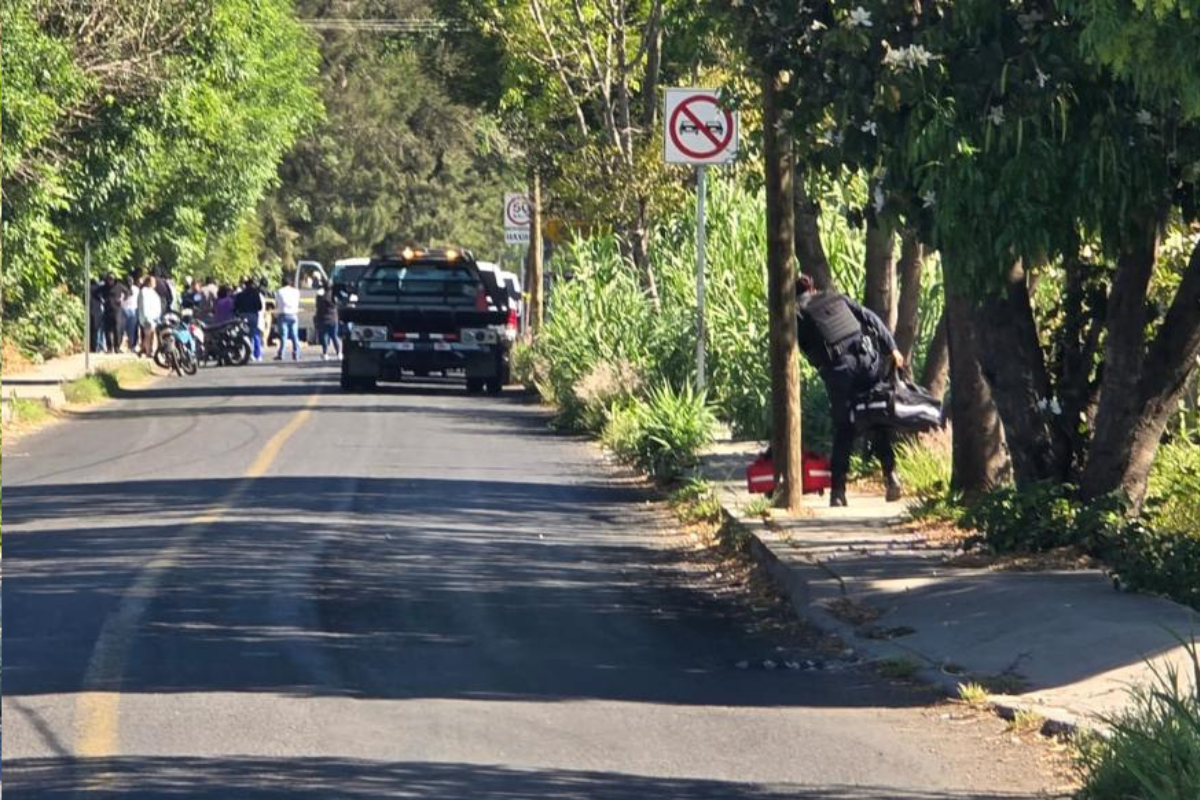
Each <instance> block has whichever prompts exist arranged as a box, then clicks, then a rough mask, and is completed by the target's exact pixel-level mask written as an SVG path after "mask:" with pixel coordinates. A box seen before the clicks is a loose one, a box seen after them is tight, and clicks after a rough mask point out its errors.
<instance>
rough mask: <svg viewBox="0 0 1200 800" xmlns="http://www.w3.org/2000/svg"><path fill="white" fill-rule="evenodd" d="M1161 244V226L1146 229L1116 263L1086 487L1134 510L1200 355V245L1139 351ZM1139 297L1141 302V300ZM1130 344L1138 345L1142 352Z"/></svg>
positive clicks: (1085, 490)
mask: <svg viewBox="0 0 1200 800" xmlns="http://www.w3.org/2000/svg"><path fill="white" fill-rule="evenodd" d="M1156 245H1157V227H1156V226H1155V228H1154V229H1153V232H1151V231H1149V230H1148V231H1146V233H1145V237H1144V239H1143V241H1142V242H1141V246H1140V247H1138V248H1136V249H1133V250H1131V252H1130V253H1129V254H1128V256H1127V257H1123V258H1122V259H1121V260H1120V262H1118V265H1117V274H1116V276H1115V278H1114V280H1113V288H1112V292H1111V295H1110V298H1109V307H1108V311H1109V313H1108V338H1107V344H1106V347H1105V367H1104V378H1103V382H1102V385H1101V390H1100V391H1101V394H1100V408H1099V410H1098V411H1097V414H1096V426H1095V435H1094V437H1093V439H1092V447H1091V451H1090V452H1089V454H1088V461H1087V465H1086V467H1085V468H1084V473H1083V480H1082V482H1081V488H1082V490H1083V494H1084V496H1085V497H1100V496H1102V495H1105V494H1108V493H1109V492H1113V491H1118V490H1120V491H1123V492H1124V493H1125V495H1126V496H1127V497H1128V498H1129V499H1130V500H1131V501H1132V503H1133V504H1134V506H1135V507H1140V505H1141V502H1142V500H1143V499H1144V498H1145V494H1146V480H1147V478H1148V477H1149V474H1150V467H1151V465H1152V463H1153V461H1154V454H1155V452H1157V449H1158V444H1159V441H1160V439H1161V437H1162V434H1163V432H1164V431H1165V430H1166V426H1167V423H1168V421H1169V420H1170V418H1171V414H1173V413H1174V412H1175V410H1176V408H1177V407H1178V404H1179V400H1180V398H1182V397H1183V395H1184V392H1185V391H1187V388H1188V386H1189V382H1190V381H1191V380H1192V379H1193V376H1194V375H1195V374H1196V371H1197V365H1196V360H1197V358H1198V357H1200V246H1197V247H1196V248H1195V249H1194V250H1193V251H1192V255H1191V259H1190V260H1189V262H1188V266H1187V270H1186V271H1185V272H1184V275H1183V280H1182V282H1181V283H1180V284H1179V288H1178V289H1177V290H1176V292H1175V299H1174V300H1173V301H1172V303H1171V308H1170V309H1169V310H1168V311H1167V316H1166V318H1165V319H1164V320H1163V324H1162V326H1161V327H1160V328H1159V330H1158V334H1157V336H1156V337H1155V339H1154V341H1153V342H1152V343H1151V345H1150V348H1149V350H1148V351H1146V350H1144V349H1143V348H1142V346H1141V341H1142V340H1143V338H1144V331H1145V298H1146V290H1147V288H1148V286H1149V274H1148V271H1149V270H1152V269H1153V263H1154V253H1155V249H1156ZM1138 298H1140V300H1141V302H1140V303H1138V302H1135V301H1136V300H1137V299H1138ZM1122 337H1125V338H1122ZM1129 338H1133V339H1135V340H1136V343H1137V352H1134V350H1133V347H1134V344H1133V343H1131V342H1130V341H1129ZM1128 372H1134V373H1135V374H1136V375H1137V378H1136V383H1134V384H1133V385H1131V384H1130V379H1129V375H1128V374H1122V373H1128ZM1130 394H1132V400H1131V398H1130Z"/></svg>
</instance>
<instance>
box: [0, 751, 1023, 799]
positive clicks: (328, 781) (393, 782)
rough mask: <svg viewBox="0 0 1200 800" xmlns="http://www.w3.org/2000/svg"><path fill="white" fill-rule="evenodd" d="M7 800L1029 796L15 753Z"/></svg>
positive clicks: (431, 767)
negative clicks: (86, 799) (90, 783)
mask: <svg viewBox="0 0 1200 800" xmlns="http://www.w3.org/2000/svg"><path fill="white" fill-rule="evenodd" d="M6 771H7V773H8V775H7V778H8V780H7V781H6V783H7V785H6V786H5V790H6V791H7V792H8V795H9V798H10V800H15V799H20V800H24V799H25V798H30V800H32V798H37V799H38V800H67V798H75V797H77V796H80V792H79V789H80V786H81V784H84V783H85V782H86V781H87V776H91V777H92V778H93V779H94V778H95V776H97V775H104V776H106V779H104V780H102V781H94V786H95V788H93V789H92V790H88V789H84V791H83V792H82V795H83V796H93V795H94V796H97V797H101V796H103V797H121V798H125V799H126V800H143V799H145V798H172V797H187V798H191V800H230V798H237V800H265V798H277V797H278V798H285V797H286V798H288V800H318V799H319V800H328V799H329V798H344V799H345V800H367V798H379V800H387V799H388V798H395V800H402V799H403V798H411V799H412V800H421V799H422V798H429V800H435V799H436V800H460V799H461V800H647V799H648V798H688V800H782V798H785V797H786V798H790V799H791V800H1029V798H1030V795H1028V794H1012V793H1004V792H997V793H991V792H987V793H979V792H953V793H949V792H929V791H906V790H903V789H896V788H890V787H882V786H861V785H856V786H845V785H832V786H831V785H823V786H804V785H795V784H791V785H781V786H755V785H752V784H746V783H734V782H730V781H719V780H704V779H692V778H656V777H643V776H640V775H628V774H623V773H616V772H599V771H588V772H584V771H575V770H561V769H509V768H504V767H495V766H484V765H478V764H460V763H438V764H434V763H423V762H399V763H386V762H382V763H381V762H372V761H360V760H354V759H332V758H304V759H267V758H159V757H130V758H111V759H99V758H97V759H88V760H86V761H84V760H74V759H19V760H16V761H12V762H8V765H7V770H6Z"/></svg>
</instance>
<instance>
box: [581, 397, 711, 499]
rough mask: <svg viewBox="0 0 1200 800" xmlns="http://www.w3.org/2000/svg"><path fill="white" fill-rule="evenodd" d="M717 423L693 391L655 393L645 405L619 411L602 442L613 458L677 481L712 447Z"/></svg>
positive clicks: (620, 407) (635, 403) (631, 405)
mask: <svg viewBox="0 0 1200 800" xmlns="http://www.w3.org/2000/svg"><path fill="white" fill-rule="evenodd" d="M715 424H716V418H715V417H714V416H713V413H712V410H711V409H710V408H709V406H708V403H707V401H706V399H705V397H704V395H701V394H697V393H696V392H694V391H693V390H692V389H691V387H690V386H686V385H685V388H684V389H683V390H681V391H677V390H676V389H674V388H673V387H672V386H670V385H669V384H664V385H660V386H657V387H655V388H654V389H653V390H651V392H650V394H649V395H648V397H647V398H646V399H645V400H632V401H630V402H629V403H627V404H625V405H618V406H616V407H614V408H613V409H612V411H611V413H610V415H609V422H608V425H607V426H606V427H605V430H604V433H603V436H602V439H603V441H604V442H605V444H607V445H608V446H609V447H610V448H612V450H613V452H615V453H616V454H617V455H618V456H620V457H621V458H623V459H625V460H627V461H629V462H630V463H632V464H635V465H636V466H638V467H639V468H641V469H642V470H644V471H645V472H646V473H648V474H649V475H650V476H652V477H654V478H658V479H660V480H672V479H674V478H677V477H679V476H680V475H681V474H683V472H684V471H685V470H687V469H688V468H690V467H692V466H694V465H695V463H696V459H697V456H698V454H699V452H700V449H701V448H703V447H704V446H705V445H706V444H708V443H709V442H711V441H712V431H713V427H714V426H715Z"/></svg>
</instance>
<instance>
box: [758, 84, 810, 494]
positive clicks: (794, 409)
mask: <svg viewBox="0 0 1200 800" xmlns="http://www.w3.org/2000/svg"><path fill="white" fill-rule="evenodd" d="M780 89H781V80H780V77H779V75H778V73H774V72H768V73H766V74H765V75H764V76H763V149H764V154H765V158H766V183H767V242H768V244H767V302H768V306H769V308H768V310H769V316H770V323H769V324H770V342H771V411H772V413H771V419H772V426H771V451H772V453H773V455H774V462H775V480H776V486H777V487H778V488H777V490H776V496H775V503H776V505H778V506H779V507H781V508H785V509H788V510H789V511H798V510H799V509H800V506H801V504H802V502H803V497H804V495H803V484H802V480H801V459H800V365H799V363H798V361H797V356H798V355H799V352H798V349H797V345H796V269H795V261H794V256H795V242H794V241H793V239H792V237H793V234H794V232H795V220H794V219H793V216H792V214H793V206H792V202H793V198H792V157H793V156H792V139H791V134H790V133H789V132H788V131H787V130H786V129H785V128H784V126H783V124H782V121H781V119H780V109H779V95H778V92H779V91H780Z"/></svg>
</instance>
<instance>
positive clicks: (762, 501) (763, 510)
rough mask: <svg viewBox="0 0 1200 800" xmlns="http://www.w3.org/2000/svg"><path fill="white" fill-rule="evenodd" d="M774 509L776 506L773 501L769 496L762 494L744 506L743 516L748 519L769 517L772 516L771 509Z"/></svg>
mask: <svg viewBox="0 0 1200 800" xmlns="http://www.w3.org/2000/svg"><path fill="white" fill-rule="evenodd" d="M774 507H775V504H774V503H773V502H772V501H771V496H770V495H769V494H760V495H757V496H755V497H753V498H751V499H750V500H749V501H747V502H746V504H745V505H743V506H742V514H744V515H745V516H747V517H769V516H771V509H772V508H774Z"/></svg>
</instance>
